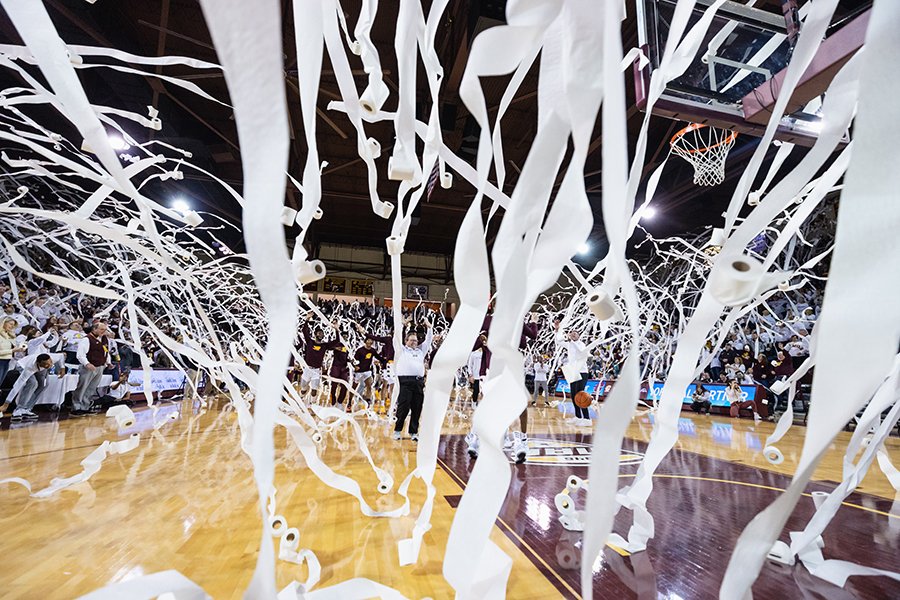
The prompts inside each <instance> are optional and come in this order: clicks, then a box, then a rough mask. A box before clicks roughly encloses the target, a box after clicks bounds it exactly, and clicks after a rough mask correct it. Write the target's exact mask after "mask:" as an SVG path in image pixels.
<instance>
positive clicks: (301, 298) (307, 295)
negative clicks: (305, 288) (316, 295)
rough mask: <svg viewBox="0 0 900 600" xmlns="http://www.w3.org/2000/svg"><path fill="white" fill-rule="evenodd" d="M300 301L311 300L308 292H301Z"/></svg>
mask: <svg viewBox="0 0 900 600" xmlns="http://www.w3.org/2000/svg"><path fill="white" fill-rule="evenodd" d="M300 302H303V303H306V302H309V294H307V293H306V292H303V293H302V294H300Z"/></svg>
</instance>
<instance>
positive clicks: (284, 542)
mask: <svg viewBox="0 0 900 600" xmlns="http://www.w3.org/2000/svg"><path fill="white" fill-rule="evenodd" d="M299 545H300V530H299V529H297V528H296V527H291V528H290V529H286V530H285V531H284V534H283V535H282V536H281V547H282V548H286V549H288V550H296V549H297V546H299Z"/></svg>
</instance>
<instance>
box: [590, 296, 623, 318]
mask: <svg viewBox="0 0 900 600" xmlns="http://www.w3.org/2000/svg"><path fill="white" fill-rule="evenodd" d="M587 305H588V309H590V311H591V314H592V315H594V316H595V317H597V318H598V319H600V320H601V321H607V320H609V319H611V318H612V317H614V316H615V315H616V304H615V302H613V301H612V298H610V297H609V294H607V293H606V290H604V289H603V288H596V289H594V291H593V292H591V293H590V294H588V297H587Z"/></svg>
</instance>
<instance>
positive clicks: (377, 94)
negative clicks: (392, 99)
mask: <svg viewBox="0 0 900 600" xmlns="http://www.w3.org/2000/svg"><path fill="white" fill-rule="evenodd" d="M389 95H390V90H388V87H387V86H386V85H385V84H384V82H383V81H380V80H377V79H376V80H373V81H370V82H369V85H368V86H366V89H365V90H364V91H363V93H362V95H360V97H359V105H360V107H362V109H363V110H364V111H366V112H367V113H369V114H371V115H374V114H375V113H377V112H378V111H380V110H381V107H383V106H384V103H385V102H386V101H387V99H388V96H389Z"/></svg>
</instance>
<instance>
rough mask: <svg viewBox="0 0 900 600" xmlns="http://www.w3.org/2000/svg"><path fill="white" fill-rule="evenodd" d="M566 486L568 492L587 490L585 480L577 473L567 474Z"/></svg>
mask: <svg viewBox="0 0 900 600" xmlns="http://www.w3.org/2000/svg"><path fill="white" fill-rule="evenodd" d="M566 488H567V489H568V490H569V494H571V493H572V492H577V491H578V490H585V491H587V489H588V488H587V482H585V480H584V479H582V478H581V477H579V476H577V475H569V479H568V480H567V481H566Z"/></svg>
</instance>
